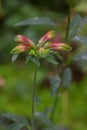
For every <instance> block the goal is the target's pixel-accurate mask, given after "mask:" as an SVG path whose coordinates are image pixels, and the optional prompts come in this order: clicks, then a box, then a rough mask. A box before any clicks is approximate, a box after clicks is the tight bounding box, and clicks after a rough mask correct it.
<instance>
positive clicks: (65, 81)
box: [63, 68, 72, 88]
mask: <svg viewBox="0 0 87 130" xmlns="http://www.w3.org/2000/svg"><path fill="white" fill-rule="evenodd" d="M71 79H72V72H71V69H70V68H66V69H65V70H64V73H63V87H64V88H66V87H69V85H70V83H71Z"/></svg>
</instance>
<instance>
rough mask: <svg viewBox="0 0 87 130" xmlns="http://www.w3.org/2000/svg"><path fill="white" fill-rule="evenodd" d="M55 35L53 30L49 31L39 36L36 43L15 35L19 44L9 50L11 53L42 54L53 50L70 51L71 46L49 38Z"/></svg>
mask: <svg viewBox="0 0 87 130" xmlns="http://www.w3.org/2000/svg"><path fill="white" fill-rule="evenodd" d="M54 36H55V31H49V32H47V33H46V34H45V35H44V36H42V37H41V38H40V40H39V41H38V44H35V43H34V42H33V41H32V40H31V39H29V38H28V37H26V36H23V35H17V36H16V37H15V39H14V40H15V41H16V42H19V43H20V44H19V45H17V46H16V47H15V48H13V49H12V50H11V54H15V53H22V52H28V54H30V55H34V56H42V55H47V54H49V53H50V50H53V51H63V50H64V51H70V50H71V47H70V46H69V45H68V44H65V43H59V42H52V41H51V38H53V37H54Z"/></svg>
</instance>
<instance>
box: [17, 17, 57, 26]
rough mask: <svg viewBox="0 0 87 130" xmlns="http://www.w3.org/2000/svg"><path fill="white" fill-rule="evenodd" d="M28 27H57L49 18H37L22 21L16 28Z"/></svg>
mask: <svg viewBox="0 0 87 130" xmlns="http://www.w3.org/2000/svg"><path fill="white" fill-rule="evenodd" d="M27 25H52V26H55V23H54V22H53V21H52V20H51V19H50V18H48V17H35V18H31V19H27V20H24V21H21V22H19V23H17V24H15V26H27Z"/></svg>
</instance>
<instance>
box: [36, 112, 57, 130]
mask: <svg viewBox="0 0 87 130" xmlns="http://www.w3.org/2000/svg"><path fill="white" fill-rule="evenodd" d="M35 117H36V119H37V120H38V121H39V122H40V123H42V124H43V125H45V126H46V127H48V128H50V130H55V127H54V125H53V124H52V123H51V121H50V120H49V119H48V118H47V116H46V115H45V114H44V113H42V112H36V113H35Z"/></svg>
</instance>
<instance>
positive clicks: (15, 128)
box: [8, 123, 24, 130]
mask: <svg viewBox="0 0 87 130" xmlns="http://www.w3.org/2000/svg"><path fill="white" fill-rule="evenodd" d="M23 127H24V124H20V123H13V124H11V125H10V127H9V128H8V130H21V129H22V128H23Z"/></svg>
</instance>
